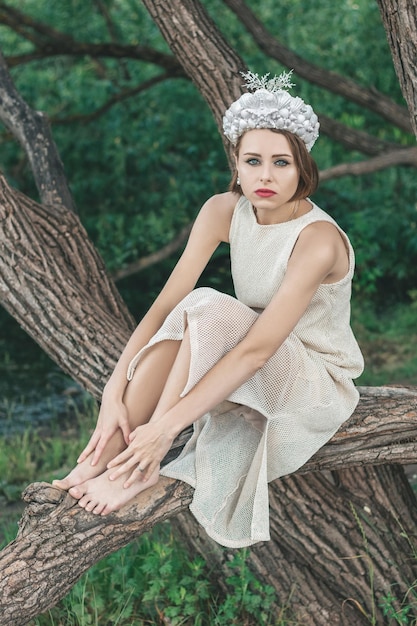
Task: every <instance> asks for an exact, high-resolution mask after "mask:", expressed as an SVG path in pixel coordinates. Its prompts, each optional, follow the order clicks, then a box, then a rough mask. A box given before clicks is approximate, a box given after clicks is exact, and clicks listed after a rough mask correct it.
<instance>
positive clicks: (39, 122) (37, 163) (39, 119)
mask: <svg viewBox="0 0 417 626" xmlns="http://www.w3.org/2000/svg"><path fill="white" fill-rule="evenodd" d="M0 119H1V121H2V122H3V124H4V125H5V126H6V128H9V129H10V130H11V131H12V132H13V134H14V135H15V137H16V138H17V139H18V141H19V142H20V144H21V145H22V147H23V149H24V150H25V151H26V154H27V155H28V158H29V162H30V166H31V169H32V172H33V176H34V178H35V183H36V186H37V188H38V192H39V196H40V198H41V201H42V202H43V203H44V204H51V205H57V204H59V203H62V204H63V205H64V206H65V207H67V209H71V210H74V209H75V205H74V202H73V199H72V194H71V191H70V189H69V187H68V185H67V184H66V178H65V176H64V168H63V165H62V162H61V159H60V156H59V154H58V150H57V149H56V146H55V142H54V140H53V139H52V134H51V131H50V128H49V122H48V119H47V117H46V116H45V115H44V114H43V113H42V112H40V111H33V110H32V109H31V108H30V107H29V106H28V105H27V104H26V102H24V100H23V99H22V97H21V96H20V94H19V92H18V91H17V89H16V88H15V86H14V84H13V81H12V80H11V78H10V74H9V71H8V68H7V65H6V62H5V60H4V57H3V55H2V53H1V52H0Z"/></svg>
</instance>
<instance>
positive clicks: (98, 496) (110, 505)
mask: <svg viewBox="0 0 417 626" xmlns="http://www.w3.org/2000/svg"><path fill="white" fill-rule="evenodd" d="M112 473H114V468H112V469H111V470H107V471H106V472H103V473H102V474H100V475H99V476H96V478H93V479H91V480H87V481H85V482H84V483H82V484H80V485H78V486H77V492H79V493H80V494H81V495H80V496H79V498H78V497H77V499H78V504H79V505H80V506H81V507H82V508H83V509H85V510H86V511H91V512H92V513H94V514H95V515H108V513H111V512H112V511H118V510H119V509H121V508H122V506H124V505H125V504H127V503H128V502H129V500H131V499H132V498H134V497H135V496H137V495H138V494H139V493H141V491H144V490H145V489H148V488H149V487H152V486H153V485H156V483H157V482H158V479H159V467H158V468H157V469H156V470H155V471H154V472H153V474H152V475H151V477H150V478H149V479H148V480H147V481H146V482H143V481H141V480H137V481H135V482H134V483H133V484H132V485H130V487H127V488H125V487H124V486H123V485H124V484H125V482H126V480H127V478H128V477H129V476H130V472H127V473H126V474H122V475H121V476H119V477H118V478H116V479H115V480H110V478H109V477H110V475H111V474H112ZM70 494H71V495H73V489H70ZM74 497H75V496H74Z"/></svg>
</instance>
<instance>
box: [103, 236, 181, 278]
mask: <svg viewBox="0 0 417 626" xmlns="http://www.w3.org/2000/svg"><path fill="white" fill-rule="evenodd" d="M191 227H192V224H187V226H184V228H183V229H182V230H181V231H180V233H179V234H178V235H177V236H176V237H175V239H173V240H172V241H170V242H169V243H168V244H167V245H166V246H164V247H163V248H161V249H160V250H158V251H157V252H153V253H152V254H149V255H148V256H145V257H142V258H140V259H138V260H137V261H134V262H133V263H131V264H130V265H128V267H123V268H121V269H119V270H117V271H115V272H113V274H112V278H113V280H116V281H117V280H121V279H122V278H126V277H127V276H131V275H132V274H136V273H137V272H141V271H142V270H144V269H146V268H147V267H150V266H151V265H155V263H160V262H161V261H163V260H164V259H167V258H168V257H169V256H171V254H173V253H174V252H175V251H176V250H178V248H179V247H180V246H182V244H183V243H184V242H185V241H186V239H187V237H188V235H189V234H190V231H191Z"/></svg>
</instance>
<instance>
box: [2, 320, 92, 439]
mask: <svg viewBox="0 0 417 626" xmlns="http://www.w3.org/2000/svg"><path fill="white" fill-rule="evenodd" d="M0 355H1V356H0V435H5V434H9V433H12V432H17V431H22V430H24V429H26V428H28V427H29V426H31V427H36V426H40V425H45V424H48V423H49V422H52V421H55V422H56V421H61V420H62V421H65V422H67V420H71V419H72V418H73V416H74V413H75V411H77V410H79V409H80V407H82V405H83V403H84V402H85V400H86V396H87V395H88V394H86V392H84V391H83V390H82V388H81V387H80V386H79V385H78V384H77V383H75V382H74V381H73V380H72V379H71V378H70V377H69V376H67V375H66V374H65V373H64V372H63V371H62V370H61V369H60V368H59V367H58V366H57V365H56V364H55V363H54V362H53V361H52V360H51V359H50V358H49V357H48V356H47V355H46V354H45V353H44V352H43V350H42V349H41V348H40V347H39V346H38V345H37V344H36V342H35V341H34V340H33V339H32V338H31V337H29V335H27V334H26V333H25V331H23V330H22V329H21V328H20V326H19V324H18V323H17V322H16V321H15V320H14V319H13V318H12V317H11V316H10V315H9V314H8V313H7V312H6V311H5V310H4V309H2V308H0ZM67 423H68V422H67Z"/></svg>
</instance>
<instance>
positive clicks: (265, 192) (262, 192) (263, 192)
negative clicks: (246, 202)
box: [255, 189, 276, 198]
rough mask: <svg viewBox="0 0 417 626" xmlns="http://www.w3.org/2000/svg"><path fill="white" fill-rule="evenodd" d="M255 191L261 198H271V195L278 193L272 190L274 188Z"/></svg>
mask: <svg viewBox="0 0 417 626" xmlns="http://www.w3.org/2000/svg"><path fill="white" fill-rule="evenodd" d="M255 193H256V195H257V196H259V197H260V198H270V197H271V196H275V195H276V194H275V191H272V189H257V190H256V191H255Z"/></svg>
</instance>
